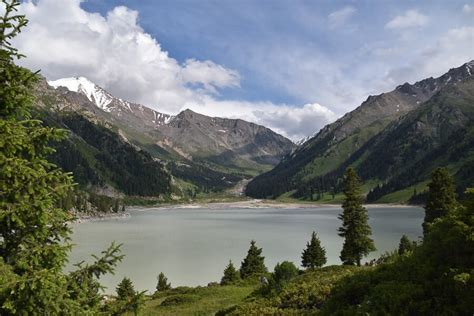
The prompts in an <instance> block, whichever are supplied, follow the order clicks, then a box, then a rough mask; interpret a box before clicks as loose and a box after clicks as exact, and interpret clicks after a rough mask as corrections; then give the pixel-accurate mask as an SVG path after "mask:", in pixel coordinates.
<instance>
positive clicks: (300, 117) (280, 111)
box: [253, 103, 337, 140]
mask: <svg viewBox="0 0 474 316" xmlns="http://www.w3.org/2000/svg"><path fill="white" fill-rule="evenodd" d="M253 114H254V115H255V116H257V117H258V118H259V119H260V122H262V124H264V125H269V126H273V127H274V128H275V129H276V130H280V131H284V132H285V133H286V134H287V135H288V136H289V137H290V138H291V139H293V140H300V139H302V138H304V137H306V136H308V135H312V134H314V133H315V132H316V131H318V130H319V128H320V127H322V126H324V125H326V124H328V123H329V122H332V121H334V120H335V119H336V118H337V117H336V114H335V113H333V112H332V111H331V110H329V109H328V108H326V107H324V106H322V105H320V104H317V103H313V104H305V105H304V106H303V107H301V108H298V109H294V108H288V107H278V108H277V109H275V110H274V111H262V110H257V111H254V113H253Z"/></svg>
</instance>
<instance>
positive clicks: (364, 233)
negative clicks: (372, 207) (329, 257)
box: [339, 167, 375, 265]
mask: <svg viewBox="0 0 474 316" xmlns="http://www.w3.org/2000/svg"><path fill="white" fill-rule="evenodd" d="M360 186H361V184H360V180H359V177H358V176H357V174H356V172H355V170H354V169H352V168H350V167H349V168H348V169H347V171H346V173H345V174H344V190H343V193H344V195H345V196H346V197H345V199H344V202H343V203H342V208H343V213H342V214H341V215H339V219H341V220H342V226H341V227H340V228H339V236H341V237H344V244H343V247H342V251H341V255H340V258H341V261H342V262H343V263H344V264H349V265H353V264H357V265H360V261H361V259H362V257H364V256H366V255H368V254H369V252H371V251H374V250H375V245H374V241H373V240H372V239H371V238H370V235H371V234H372V230H371V228H370V226H369V224H368V219H369V215H368V213H367V210H366V209H365V208H364V207H363V206H362V195H361V188H360Z"/></svg>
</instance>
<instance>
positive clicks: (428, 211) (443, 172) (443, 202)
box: [423, 168, 457, 235]
mask: <svg viewBox="0 0 474 316" xmlns="http://www.w3.org/2000/svg"><path fill="white" fill-rule="evenodd" d="M428 188H429V191H428V197H427V199H426V205H425V220H424V222H423V234H425V235H426V232H427V230H428V229H429V226H430V224H431V223H433V221H434V220H435V219H437V218H439V217H442V216H445V215H447V214H448V213H449V212H450V211H453V210H454V209H455V208H456V207H457V202H456V193H455V187H454V180H453V178H452V177H451V176H450V174H449V172H448V170H447V169H446V168H437V169H436V170H435V171H433V173H432V175H431V182H430V183H429V184H428Z"/></svg>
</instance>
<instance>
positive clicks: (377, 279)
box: [322, 207, 474, 315]
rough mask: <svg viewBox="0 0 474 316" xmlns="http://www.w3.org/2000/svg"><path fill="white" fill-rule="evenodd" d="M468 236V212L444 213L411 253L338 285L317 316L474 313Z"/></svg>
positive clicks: (472, 223)
mask: <svg viewBox="0 0 474 316" xmlns="http://www.w3.org/2000/svg"><path fill="white" fill-rule="evenodd" d="M473 233H474V210H473V209H469V208H461V207H456V208H454V209H452V210H448V212H446V215H444V216H442V217H440V218H438V219H437V220H435V221H434V222H432V224H431V225H430V229H429V230H428V231H427V232H426V234H425V237H424V240H423V243H422V244H421V245H420V246H418V247H416V248H415V249H414V251H413V252H412V253H408V254H406V255H404V256H397V255H395V256H393V258H392V260H390V261H387V263H383V264H380V265H378V266H376V267H375V268H373V269H370V270H367V271H364V272H362V273H358V274H356V275H354V276H353V277H351V278H348V279H345V280H344V281H343V282H341V283H340V284H338V285H337V286H336V287H335V288H334V290H333V291H332V292H331V297H330V298H329V300H328V301H327V302H326V303H325V304H324V307H323V313H322V314H323V315H342V314H367V313H368V314H371V315H428V314H433V312H434V311H435V314H438V315H469V314H470V313H472V310H474V301H473V300H472V297H474V240H473V239H472V236H473Z"/></svg>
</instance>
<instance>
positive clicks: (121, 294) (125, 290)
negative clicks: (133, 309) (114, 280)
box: [116, 278, 137, 301]
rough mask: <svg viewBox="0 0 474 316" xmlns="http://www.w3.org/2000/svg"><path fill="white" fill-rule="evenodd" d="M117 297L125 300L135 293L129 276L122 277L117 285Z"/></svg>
mask: <svg viewBox="0 0 474 316" xmlns="http://www.w3.org/2000/svg"><path fill="white" fill-rule="evenodd" d="M116 291H117V298H118V299H119V300H123V301H127V300H130V299H131V298H133V297H134V296H135V295H136V294H137V293H136V292H135V288H134V287H133V284H132V281H131V280H130V279H129V278H123V279H122V281H121V282H120V283H119V284H118V286H117V289H116Z"/></svg>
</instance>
